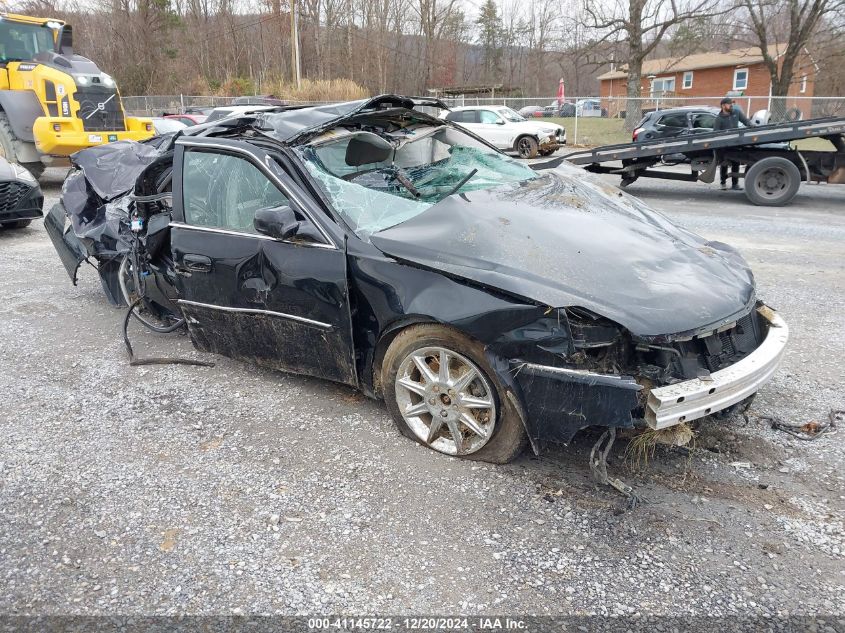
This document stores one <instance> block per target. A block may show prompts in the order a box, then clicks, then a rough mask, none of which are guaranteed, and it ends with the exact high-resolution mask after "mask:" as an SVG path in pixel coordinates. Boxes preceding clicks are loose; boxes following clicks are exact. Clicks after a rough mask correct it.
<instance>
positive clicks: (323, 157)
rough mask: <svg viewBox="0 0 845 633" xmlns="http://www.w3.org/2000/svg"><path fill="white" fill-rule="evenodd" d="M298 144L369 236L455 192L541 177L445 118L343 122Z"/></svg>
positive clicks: (346, 214) (340, 208)
mask: <svg viewBox="0 0 845 633" xmlns="http://www.w3.org/2000/svg"><path fill="white" fill-rule="evenodd" d="M297 151H298V152H299V154H300V156H301V157H302V159H303V162H304V163H305V165H306V167H307V168H308V170H309V171H310V173H311V174H312V176H314V177H315V178H316V180H317V182H318V183H319V184H320V186H321V187H322V189H323V191H324V192H325V194H326V195H327V196H328V198H329V199H330V200H331V202H332V205H333V206H334V208H335V209H336V210H337V212H338V213H339V214H340V215H341V216H343V219H344V220H345V221H346V222H347V224H349V226H350V227H351V228H352V230H353V231H355V233H356V234H357V235H358V236H359V237H361V238H362V239H368V236H369V235H371V234H373V233H376V232H377V231H381V230H382V229H386V228H388V227H391V226H395V225H396V224H400V223H401V222H404V221H406V220H409V219H411V218H413V217H415V216H417V215H419V214H421V213H422V212H423V211H425V210H426V209H428V208H430V207H431V206H433V205H434V204H436V203H437V202H439V201H440V200H442V199H444V198H446V197H448V196H449V195H452V194H455V193H465V192H469V191H477V190H479V189H490V188H493V187H498V186H500V185H503V184H508V183H514V182H521V181H525V180H531V179H533V178H537V177H538V176H537V173H536V172H535V171H534V170H532V169H531V168H529V167H528V166H526V165H523V164H520V163H518V162H517V161H515V160H513V159H511V158H509V157H507V156H505V155H504V154H500V153H498V152H496V151H495V150H492V149H491V148H489V147H487V146H486V145H484V144H483V143H480V142H478V141H476V140H475V139H474V138H472V137H471V136H468V135H467V134H464V133H463V132H460V131H458V130H456V129H454V128H452V127H449V126H445V125H444V126H432V125H418V126H410V127H406V128H403V129H401V130H398V131H394V132H382V133H380V134H375V133H374V132H372V131H361V130H348V129H344V128H335V129H333V130H331V131H329V132H326V133H324V134H322V135H321V136H320V137H318V138H317V139H315V140H314V141H312V142H311V143H310V144H309V145H306V146H304V147H300V148H299V149H298V150H297Z"/></svg>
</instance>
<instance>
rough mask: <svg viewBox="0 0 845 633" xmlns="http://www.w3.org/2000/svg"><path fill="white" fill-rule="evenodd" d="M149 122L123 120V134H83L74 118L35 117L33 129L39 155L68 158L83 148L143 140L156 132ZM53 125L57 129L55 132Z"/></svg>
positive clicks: (109, 132) (111, 132) (80, 122)
mask: <svg viewBox="0 0 845 633" xmlns="http://www.w3.org/2000/svg"><path fill="white" fill-rule="evenodd" d="M147 124H149V125H150V127H151V128H152V120H151V119H143V118H136V117H126V127H127V129H126V131H122V130H120V131H109V130H103V131H100V130H97V131H86V130H84V129H83V127H82V121H81V120H79V119H75V118H73V117H46V116H42V117H38V118H37V119H35V123H34V124H33V126H32V132H33V136H34V137H35V146H36V148H38V151H39V152H41V153H42V154H49V155H51V156H70V155H71V154H73V153H74V152H78V151H79V150H81V149H85V148H86V147H92V146H94V145H103V144H104V143H113V142H115V141H144V140H146V139H148V138H151V137H152V136H153V135H154V134H155V132H154V131H153V130H152V129H150V130H147ZM54 125H57V126H58V127H59V128H60V129H59V131H56V130H55V129H54Z"/></svg>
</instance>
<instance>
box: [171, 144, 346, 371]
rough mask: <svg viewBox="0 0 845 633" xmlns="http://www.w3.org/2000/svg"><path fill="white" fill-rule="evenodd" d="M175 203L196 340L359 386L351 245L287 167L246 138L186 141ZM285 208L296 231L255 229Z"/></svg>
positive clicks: (204, 346)
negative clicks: (257, 219) (262, 215)
mask: <svg viewBox="0 0 845 633" xmlns="http://www.w3.org/2000/svg"><path fill="white" fill-rule="evenodd" d="M173 199H174V200H173V222H172V223H171V227H172V228H171V247H172V250H173V261H174V265H175V268H176V272H177V287H178V290H179V293H180V299H179V306H180V308H181V309H182V312H183V313H184V315H185V318H186V320H187V324H188V330H189V332H190V335H191V338H192V340H193V341H194V344H195V345H196V346H197V347H198V348H199V349H201V350H205V351H210V352H215V353H218V354H223V355H226V356H230V357H232V358H237V359H241V360H246V361H252V362H255V363H258V364H261V365H266V366H270V367H275V368H278V369H283V370H286V371H292V372H296V373H302V374H309V375H312V376H318V377H321V378H327V379H330V380H335V381H338V382H343V383H347V384H353V385H354V384H356V383H357V380H356V372H355V368H354V364H353V345H352V331H351V322H350V312H349V304H348V290H347V283H346V256H345V252H344V249H343V248H342V244H341V246H340V247H339V246H338V244H337V243H336V242H337V241H338V240H337V236H336V235H335V236H334V237H332V234H331V232H330V231H327V230H326V228H327V227H326V224H324V223H325V222H328V220H327V219H326V218H324V217H321V218H318V217H317V213H318V211H316V210H315V207H314V206H313V203H312V202H311V201H310V200H309V199H308V198H307V194H306V193H305V192H304V191H303V190H302V189H301V188H299V187H297V186H296V184H295V183H294V182H293V181H292V180H291V179H290V178H289V177H288V176H287V174H285V172H284V171H283V170H282V168H281V167H280V166H279V164H278V163H277V162H275V161H274V160H273V159H272V157H271V156H269V155H268V154H267V153H266V152H264V151H263V150H261V149H260V148H258V147H255V146H253V145H251V144H248V143H244V142H240V141H232V140H222V139H204V138H183V139H180V140H179V142H178V145H177V150H176V155H175V157H174V180H173ZM285 207H289V208H290V209H291V210H292V211H293V214H294V216H295V217H296V219H297V221H298V222H299V226H300V227H301V230H300V231H299V233H298V234H297V235H294V236H293V237H290V238H288V239H277V238H273V237H270V236H269V235H265V234H261V233H259V232H258V231H256V229H255V228H254V225H253V219H254V216H255V213H256V211H258V210H259V209H268V208H274V209H284V208H285ZM288 212H289V211H288Z"/></svg>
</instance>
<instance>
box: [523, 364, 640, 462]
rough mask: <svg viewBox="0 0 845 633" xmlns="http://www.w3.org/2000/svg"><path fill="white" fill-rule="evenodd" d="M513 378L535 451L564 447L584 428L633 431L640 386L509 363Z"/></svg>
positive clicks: (608, 377) (620, 378) (613, 378)
mask: <svg viewBox="0 0 845 633" xmlns="http://www.w3.org/2000/svg"><path fill="white" fill-rule="evenodd" d="M511 373H512V374H513V376H514V378H515V380H516V382H517V384H518V385H519V387H520V390H521V391H522V395H523V404H524V406H525V409H526V413H527V415H526V420H525V427H526V431H527V432H528V435H529V438H530V440H531V444H532V446H534V447H541V446H543V445H544V444H546V443H549V442H553V443H560V444H568V443H569V441H570V440H571V439H572V437H573V436H574V435H575V434H576V433H577V432H578V431H580V430H581V429H584V428H586V427H588V426H605V427H620V428H630V427H632V426H634V418H633V415H632V413H633V411H634V410H635V409H637V407H638V406H639V403H638V395H639V392H640V390H641V389H642V386H641V385H640V384H638V383H637V381H636V380H635V379H634V378H633V377H630V376H617V375H612V374H597V373H594V372H590V371H586V370H583V369H566V368H561V367H551V366H547V365H538V364H534V363H525V362H520V361H512V362H511ZM535 450H536V449H535Z"/></svg>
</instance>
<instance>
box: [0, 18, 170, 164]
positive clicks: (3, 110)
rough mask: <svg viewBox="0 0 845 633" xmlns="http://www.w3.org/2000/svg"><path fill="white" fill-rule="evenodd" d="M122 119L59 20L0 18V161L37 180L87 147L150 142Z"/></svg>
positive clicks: (103, 78) (143, 126)
mask: <svg viewBox="0 0 845 633" xmlns="http://www.w3.org/2000/svg"><path fill="white" fill-rule="evenodd" d="M153 133H154V132H153V125H152V121H151V120H150V119H144V118H138V117H130V116H126V114H125V113H124V111H123V104H122V102H121V100H120V93H119V92H118V90H117V86H116V85H115V83H114V80H113V79H112V78H111V77H110V76H109V75H107V74H106V73H104V72H102V71H101V70H100V69H99V68H97V65H96V64H95V63H94V62H92V61H91V60H90V59H86V58H85V57H81V56H79V55H75V54H74V52H73V32H72V30H71V27H70V25H69V24H65V23H64V22H62V21H61V20H53V19H48V18H34V17H30V16H25V15H16V14H12V13H0V155H2V156H3V157H5V158H6V159H7V160H8V161H10V162H13V163H19V164H21V165H23V166H24V167H26V168H27V169H28V170H29V171H30V172H32V174H33V176H35V177H36V178H38V177H39V176H40V175H41V173H42V172H43V171H44V168H45V167H46V166H47V165H50V164H51V163H53V162H54V161H55V160H56V159H57V158H58V159H59V160H60V161H61V159H63V158H66V157H67V156H69V155H70V154H73V153H74V152H76V151H77V150H80V149H83V148H85V147H91V146H92V145H100V144H102V143H110V142H113V141H119V140H125V139H131V140H135V141H140V140H144V139H147V138H150V137H151V136H152V135H153Z"/></svg>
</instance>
